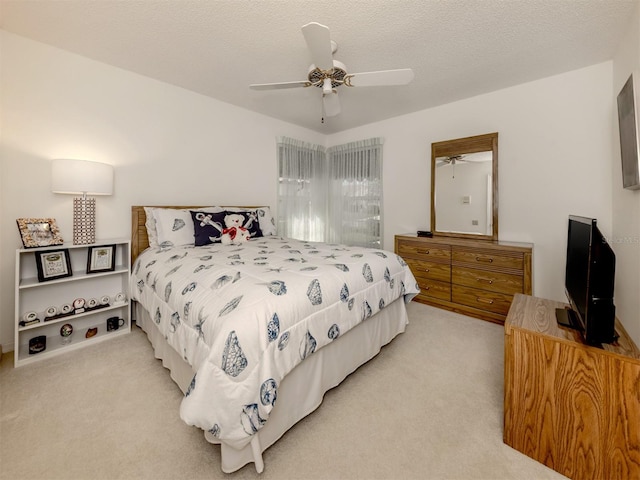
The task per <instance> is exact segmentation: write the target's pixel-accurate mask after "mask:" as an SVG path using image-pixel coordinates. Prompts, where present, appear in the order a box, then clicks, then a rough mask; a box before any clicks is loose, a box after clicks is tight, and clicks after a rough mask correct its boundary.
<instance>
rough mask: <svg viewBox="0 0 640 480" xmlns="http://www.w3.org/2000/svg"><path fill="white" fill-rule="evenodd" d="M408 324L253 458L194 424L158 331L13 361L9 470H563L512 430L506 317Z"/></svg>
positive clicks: (168, 474) (5, 428) (431, 318)
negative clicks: (259, 460)
mask: <svg viewBox="0 0 640 480" xmlns="http://www.w3.org/2000/svg"><path fill="white" fill-rule="evenodd" d="M409 318H410V322H411V323H410V324H409V326H408V327H407V331H406V332H405V333H404V334H402V335H400V336H399V337H397V338H396V339H395V340H394V341H393V342H392V343H391V344H390V345H388V346H386V347H385V348H383V350H382V352H381V353H380V354H379V355H378V356H377V357H375V358H374V359H373V360H372V361H370V362H369V363H367V364H366V365H364V366H362V367H360V368H359V369H358V370H357V371H356V372H355V373H354V374H352V375H351V376H349V377H348V378H347V379H346V380H345V381H344V382H343V383H342V384H341V385H340V386H339V387H337V388H335V389H333V390H331V391H330V392H329V393H327V395H326V396H325V400H324V403H323V404H322V406H321V407H320V408H319V409H318V410H316V411H315V412H314V413H312V414H311V415H310V416H308V417H306V418H305V419H304V420H302V421H301V422H300V423H298V424H297V425H296V426H295V427H294V428H292V429H291V430H290V431H289V432H287V434H285V436H284V437H282V438H281V439H280V440H279V441H278V442H277V443H276V444H275V445H274V446H272V447H271V448H269V449H268V450H267V451H266V452H265V454H264V461H265V471H264V472H263V474H262V475H258V474H257V473H256V472H255V469H254V466H253V464H250V465H247V466H245V467H244V468H243V469H241V470H240V471H238V472H236V473H234V474H231V475H226V474H223V473H222V471H221V470H220V449H219V447H218V446H215V445H211V444H209V443H207V442H206V441H205V439H204V436H203V434H202V432H201V431H200V430H198V429H196V428H194V427H189V426H187V425H186V424H184V423H183V422H182V421H181V420H180V418H179V416H178V409H179V405H180V400H181V398H182V395H181V393H180V391H179V389H178V388H177V387H176V386H175V385H174V384H173V382H172V381H171V379H170V378H169V375H168V372H167V370H165V369H164V368H163V367H162V365H161V363H160V361H159V360H155V359H154V357H153V353H152V350H151V347H150V345H149V343H148V341H147V339H146V336H145V334H144V333H143V332H142V331H140V330H139V329H138V328H135V327H134V331H133V332H132V334H131V335H126V336H123V337H118V338H114V339H113V340H110V341H107V342H104V343H101V344H96V345H95V346H94V347H91V348H86V349H82V350H78V351H75V352H70V353H68V354H66V355H63V356H60V357H56V358H54V359H51V360H50V361H45V362H40V363H36V364H32V365H27V366H25V367H21V368H19V369H14V368H13V359H12V355H11V354H9V355H7V354H5V355H4V356H3V358H2V362H1V363H0V402H1V403H0V478H2V479H117V478H121V479H147V478H148V479H162V478H164V479H205V478H206V479H218V478H238V479H245V478H261V479H264V480H267V479H427V478H437V479H492V480H493V479H557V478H564V477H562V476H561V475H559V474H557V473H556V472H554V471H553V470H550V469H548V468H547V467H545V466H543V465H541V464H539V463H537V462H535V461H533V460H531V459H530V458H528V457H526V456H524V455H522V454H520V453H519V452H517V451H515V450H513V449H511V448H510V447H508V446H506V445H504V444H503V442H502V395H503V388H502V387H503V361H502V356H503V328H502V327H501V326H499V325H494V324H491V323H487V322H483V321H480V320H475V319H471V318H468V317H465V316H462V315H457V314H454V313H450V312H446V311H444V310H439V309H435V308H432V307H428V306H425V305H421V304H417V303H412V304H410V305H409Z"/></svg>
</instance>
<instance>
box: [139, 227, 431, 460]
mask: <svg viewBox="0 0 640 480" xmlns="http://www.w3.org/2000/svg"><path fill="white" fill-rule="evenodd" d="M418 292H419V290H418V286H417V284H416V281H415V278H414V277H413V275H412V274H411V271H410V270H409V268H408V267H407V265H406V263H405V262H404V261H403V260H402V259H401V258H400V257H398V256H397V255H396V254H394V253H391V252H387V251H383V250H372V249H365V248H359V247H346V246H343V245H329V244H321V243H313V242H302V241H297V240H290V239H283V238H280V237H262V238H256V239H254V240H251V241H250V242H248V243H246V244H244V245H242V246H233V245H228V246H225V245H220V244H215V245H208V246H205V247H177V248H170V249H156V250H154V249H148V250H146V251H145V252H143V254H141V255H140V257H139V258H138V259H137V260H136V263H135V265H134V267H133V273H132V282H131V297H132V299H134V300H136V301H138V302H140V303H141V304H142V305H143V306H144V307H145V309H146V310H147V311H148V312H150V314H151V317H152V318H153V319H154V321H155V323H156V325H157V327H158V328H159V329H160V330H161V331H162V332H163V334H164V336H165V338H166V339H167V341H168V342H169V344H170V345H171V346H172V347H173V348H174V349H175V350H176V351H177V352H178V353H179V354H180V355H182V356H183V357H184V359H185V360H186V361H187V362H188V363H189V364H191V365H192V366H193V367H194V370H195V371H196V372H197V373H196V375H195V376H194V378H193V381H192V382H191V386H190V387H189V389H188V392H187V394H186V395H185V398H184V399H183V401H182V405H181V409H180V415H181V417H182V419H183V420H184V421H185V422H186V423H188V424H190V425H196V426H198V427H200V428H202V429H205V430H208V431H210V432H211V433H212V434H213V435H214V436H216V437H218V438H219V439H220V440H221V441H224V442H225V443H227V444H229V445H231V446H234V447H236V448H242V447H244V446H245V445H246V444H247V443H249V442H250V441H251V437H252V435H253V434H254V433H255V432H257V431H258V430H259V429H260V428H261V427H262V426H263V425H264V423H265V422H266V421H267V419H268V417H269V413H270V411H271V409H272V408H273V406H274V404H275V402H276V401H277V395H278V385H279V384H280V382H281V381H282V379H283V378H284V377H285V375H287V373H288V372H290V371H291V370H292V369H293V368H294V367H295V366H296V365H298V364H299V363H300V362H301V361H302V360H304V358H305V357H307V356H309V355H311V354H313V352H314V351H315V350H317V349H319V348H322V347H323V346H324V345H326V344H328V343H329V342H331V341H333V340H334V339H336V338H338V336H340V335H341V334H343V333H344V332H346V331H348V330H350V329H351V328H353V327H354V326H355V325H357V324H358V323H360V322H362V321H366V319H367V318H368V317H370V316H371V315H374V314H375V313H376V312H377V311H379V310H380V309H382V308H384V307H385V305H388V304H390V303H391V302H393V301H394V300H396V299H397V298H399V297H400V296H403V295H404V297H405V301H407V302H408V301H409V300H410V299H411V298H413V296H415V295H416V294H417V293H418Z"/></svg>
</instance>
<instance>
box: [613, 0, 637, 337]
mask: <svg viewBox="0 0 640 480" xmlns="http://www.w3.org/2000/svg"><path fill="white" fill-rule="evenodd" d="M632 72H633V73H634V78H635V80H636V86H637V85H640V82H638V80H640V6H638V7H636V10H635V14H634V15H633V17H632V18H631V19H630V21H629V27H628V29H627V31H626V35H625V37H624V39H623V41H622V43H621V44H620V47H619V49H618V52H617V54H616V56H615V57H614V59H613V94H612V96H613V97H614V98H615V97H616V96H617V95H618V92H620V89H621V88H622V86H623V85H624V83H625V82H626V81H627V79H628V78H629V75H630V74H631V73H632ZM635 94H636V106H637V107H640V92H638V91H637V90H636V92H635ZM639 113H640V112H636V114H637V115H638V114H639ZM637 119H640V116H639V117H637ZM639 133H640V132H639ZM612 136H613V138H614V142H613V144H614V147H613V154H612V155H611V158H612V172H613V227H612V231H613V234H612V237H611V239H612V247H613V249H614V251H615V254H616V260H617V261H616V290H615V297H616V314H617V316H618V318H620V319H621V321H622V322H623V323H624V326H625V329H626V330H627V332H628V333H629V335H631V337H632V338H633V339H634V341H635V343H636V345H640V190H635V191H634V190H625V189H624V188H622V165H621V160H620V137H619V134H618V117H617V113H614V129H613V132H612Z"/></svg>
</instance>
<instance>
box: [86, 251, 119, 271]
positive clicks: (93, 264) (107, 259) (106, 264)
mask: <svg viewBox="0 0 640 480" xmlns="http://www.w3.org/2000/svg"><path fill="white" fill-rule="evenodd" d="M115 268H116V246H115V245H101V246H99V247H89V252H88V255H87V273H98V272H113V271H114V270H115Z"/></svg>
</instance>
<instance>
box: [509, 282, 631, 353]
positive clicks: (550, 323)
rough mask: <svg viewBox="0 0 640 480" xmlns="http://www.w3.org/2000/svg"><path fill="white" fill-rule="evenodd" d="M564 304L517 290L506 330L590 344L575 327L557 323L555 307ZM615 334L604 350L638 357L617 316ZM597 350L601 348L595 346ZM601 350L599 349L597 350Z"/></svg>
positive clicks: (563, 306)
mask: <svg viewBox="0 0 640 480" xmlns="http://www.w3.org/2000/svg"><path fill="white" fill-rule="evenodd" d="M566 307H567V304H566V303H563V302H558V301H555V300H547V299H543V298H537V297H532V296H529V295H523V294H516V295H515V296H514V297H513V302H512V303H511V308H510V309H509V314H508V315H507V318H506V320H505V324H504V327H505V333H506V334H507V335H509V334H510V333H511V330H512V329H513V328H519V329H521V330H526V331H530V332H533V333H538V334H541V335H545V336H548V337H553V338H556V339H560V340H561V341H565V342H569V343H573V344H578V345H581V346H583V347H585V348H597V347H591V346H588V345H586V344H585V343H584V340H583V338H582V336H581V335H580V334H579V333H578V332H577V331H575V330H573V329H570V328H565V327H560V326H559V325H558V323H557V320H556V308H566ZM616 334H617V335H619V338H618V340H617V342H616V343H615V344H603V345H602V348H603V349H604V350H605V351H608V352H611V353H615V354H618V355H625V356H628V357H631V358H635V359H637V360H639V361H640V350H638V347H637V346H636V345H635V344H634V342H633V340H632V339H631V338H630V337H629V335H628V334H627V332H626V331H625V329H624V327H623V326H622V324H621V323H620V322H619V321H618V319H616ZM598 350H600V349H598ZM600 351H601V350H600Z"/></svg>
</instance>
